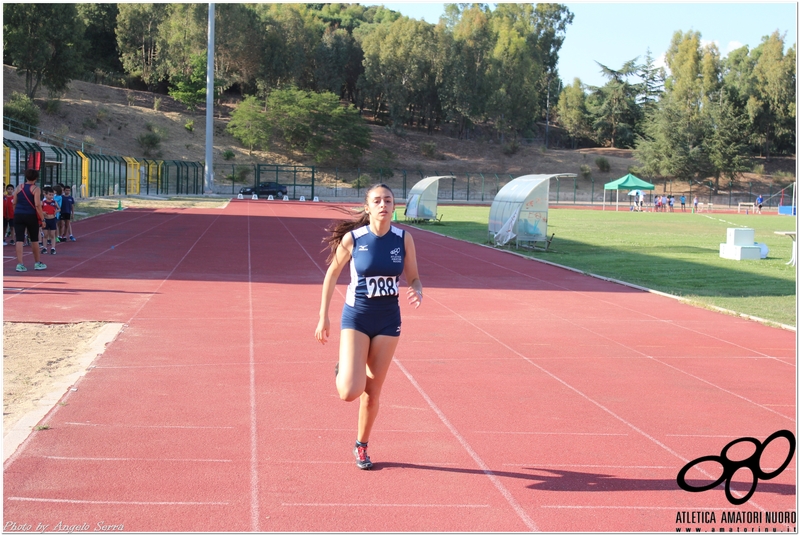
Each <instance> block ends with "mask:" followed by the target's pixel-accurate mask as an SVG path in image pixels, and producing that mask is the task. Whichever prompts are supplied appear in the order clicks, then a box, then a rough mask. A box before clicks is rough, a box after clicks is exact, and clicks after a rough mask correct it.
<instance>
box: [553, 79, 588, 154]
mask: <svg viewBox="0 0 799 535" xmlns="http://www.w3.org/2000/svg"><path fill="white" fill-rule="evenodd" d="M557 111H558V123H559V124H560V125H561V126H562V127H563V128H565V129H566V131H567V132H568V133H569V136H570V137H571V139H572V148H573V149H574V148H577V146H578V144H579V140H580V138H586V137H589V136H590V131H591V130H590V125H589V120H588V110H587V109H586V106H585V90H584V89H583V84H582V82H581V81H580V79H579V78H575V79H574V82H573V83H572V84H571V85H567V86H566V87H564V88H563V91H561V93H560V98H559V100H558V107H557Z"/></svg>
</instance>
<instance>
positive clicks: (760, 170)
mask: <svg viewBox="0 0 799 535" xmlns="http://www.w3.org/2000/svg"><path fill="white" fill-rule="evenodd" d="M752 172H753V173H754V174H756V175H757V176H763V175H765V174H766V166H765V165H763V164H762V163H759V164H757V165H756V166H754V167H752Z"/></svg>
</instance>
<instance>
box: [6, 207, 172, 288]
mask: <svg viewBox="0 0 799 535" xmlns="http://www.w3.org/2000/svg"><path fill="white" fill-rule="evenodd" d="M142 217H144V216H142ZM176 217H178V216H177V215H175V216H174V217H171V218H169V219H167V220H166V221H162V222H161V223H158V224H157V225H155V226H153V227H150V228H148V229H147V230H143V231H141V232H139V233H138V234H134V235H133V236H131V237H130V238H128V239H126V240H122V241H121V242H119V243H117V244H114V245H112V246H111V247H119V246H120V245H122V244H123V243H127V242H129V241H130V240H132V239H133V238H137V237H139V236H141V235H142V234H147V233H148V232H152V231H153V229H154V228H156V227H159V226H161V225H163V224H165V223H168V222H170V221H172V220H173V219H175V218H176ZM110 250H111V249H110V248H108V249H103V250H102V251H100V252H99V253H97V254H96V255H94V256H91V257H89V258H87V259H86V260H84V261H83V262H78V263H77V264H75V265H74V266H72V267H68V268H66V269H64V270H63V271H60V272H58V273H57V274H55V275H53V276H51V277H49V278H47V279H44V280H42V281H39V282H38V283H36V284H34V285H32V286H29V287H28V288H26V289H25V290H23V291H21V292H19V293H15V294H11V295H9V296H8V297H7V298H5V299H3V301H8V300H9V299H13V298H14V297H16V296H18V295H22V294H23V293H25V291H26V290H32V289H34V288H38V287H39V286H41V285H42V284H46V283H48V282H50V281H53V280H56V279H58V278H60V277H63V276H64V274H65V273H68V272H70V271H72V270H73V269H75V268H76V267H79V266H82V265H83V264H85V263H87V262H91V261H92V260H94V259H95V258H97V257H98V256H100V255H104V254H105V253H107V252H108V251H110ZM173 271H174V270H173Z"/></svg>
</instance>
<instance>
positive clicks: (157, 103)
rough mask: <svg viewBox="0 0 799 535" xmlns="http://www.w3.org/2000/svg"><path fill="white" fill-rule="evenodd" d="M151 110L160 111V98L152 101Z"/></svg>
mask: <svg viewBox="0 0 799 535" xmlns="http://www.w3.org/2000/svg"><path fill="white" fill-rule="evenodd" d="M153 109H154V110H155V111H158V110H160V109H161V97H155V98H154V99H153Z"/></svg>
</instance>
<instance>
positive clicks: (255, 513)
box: [247, 204, 261, 531]
mask: <svg viewBox="0 0 799 535" xmlns="http://www.w3.org/2000/svg"><path fill="white" fill-rule="evenodd" d="M250 219H251V218H250V205H249V204H247V296H248V306H249V327H250V529H251V531H261V527H260V526H261V524H260V522H261V518H260V517H261V513H260V503H259V501H258V494H259V492H258V488H259V485H258V413H257V411H256V409H255V404H256V398H255V317H254V314H253V308H252V305H253V303H252V238H251V237H252V234H251V232H250Z"/></svg>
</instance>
